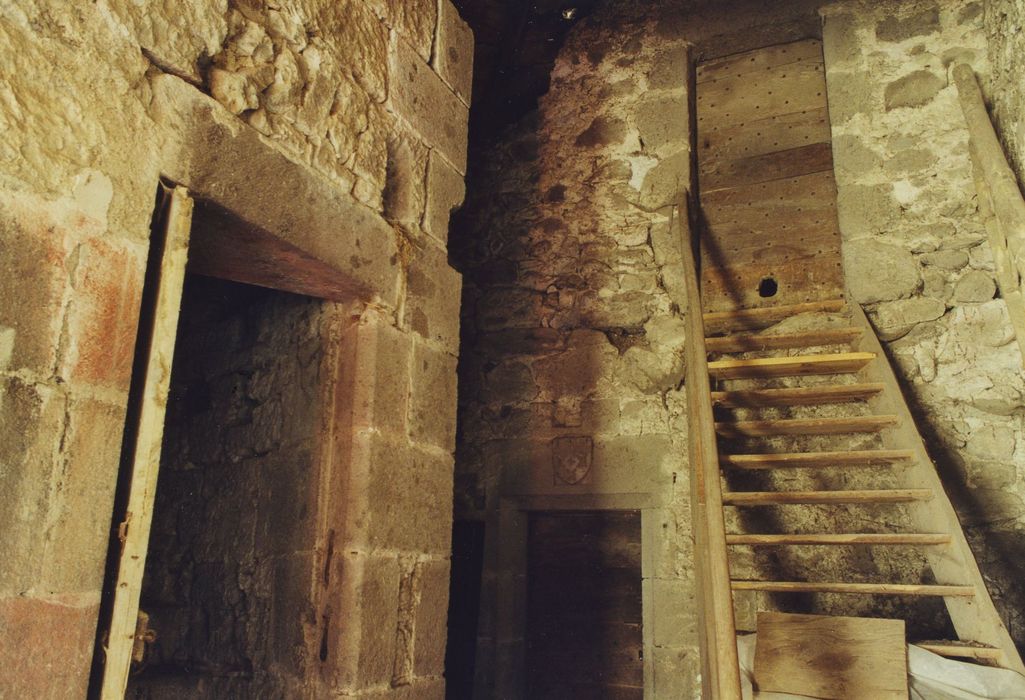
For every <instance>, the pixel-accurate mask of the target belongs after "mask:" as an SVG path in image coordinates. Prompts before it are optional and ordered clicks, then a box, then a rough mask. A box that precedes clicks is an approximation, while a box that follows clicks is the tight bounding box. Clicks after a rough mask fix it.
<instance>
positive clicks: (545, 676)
mask: <svg viewBox="0 0 1025 700" xmlns="http://www.w3.org/2000/svg"><path fill="white" fill-rule="evenodd" d="M643 644H644V643H643V634H642V626H641V515H640V512H639V511H587V512H541V511H538V512H532V513H530V516H529V525H528V535H527V659H526V661H527V663H526V669H527V680H526V684H527V697H529V698H531V699H532V700H546V699H548V698H551V699H552V700H554V699H555V698H559V699H560V700H561V699H563V698H610V697H614V698H617V699H626V698H631V699H636V700H641V698H643V697H644V658H643V650H644V646H643Z"/></svg>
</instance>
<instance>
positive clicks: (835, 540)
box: [726, 532, 950, 546]
mask: <svg viewBox="0 0 1025 700" xmlns="http://www.w3.org/2000/svg"><path fill="white" fill-rule="evenodd" d="M726 544H732V545H750V546H763V545H764V546H775V545H790V544H814V545H818V544H823V545H845V544H875V545H933V544H950V535H945V534H935V535H933V534H925V533H922V534H919V533H891V532H886V533H878V534H876V533H857V534H851V535H841V534H835V533H827V534H816V535H789V534H788V535H748V534H744V535H726Z"/></svg>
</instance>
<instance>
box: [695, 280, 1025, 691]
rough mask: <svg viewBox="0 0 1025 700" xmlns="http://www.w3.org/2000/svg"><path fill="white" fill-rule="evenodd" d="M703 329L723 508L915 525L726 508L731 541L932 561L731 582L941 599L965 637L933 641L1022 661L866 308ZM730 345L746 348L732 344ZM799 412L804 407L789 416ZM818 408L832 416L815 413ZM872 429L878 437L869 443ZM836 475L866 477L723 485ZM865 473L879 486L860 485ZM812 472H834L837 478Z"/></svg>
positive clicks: (834, 304)
mask: <svg viewBox="0 0 1025 700" xmlns="http://www.w3.org/2000/svg"><path fill="white" fill-rule="evenodd" d="M801 314H805V316H802V318H801V319H800V322H799V323H782V325H781V328H783V329H785V328H787V327H793V326H795V325H796V326H799V330H790V331H787V330H780V331H775V330H774V329H773V328H772V327H773V326H775V325H776V324H780V323H781V322H787V321H788V320H789V319H792V318H793V317H795V316H798V315H801ZM820 326H821V327H820ZM704 327H705V334H706V335H709V336H710V337H707V338H705V341H704V346H705V350H706V351H707V352H708V353H710V354H713V357H712V358H711V359H710V360H709V361H708V363H707V367H708V376H709V377H710V379H711V380H712V381H713V382H718V383H719V384H720V386H710V387H709V401H710V402H711V404H712V405H713V406H714V407H715V411H716V413H717V415H716V418H715V423H714V430H715V433H716V434H717V435H718V439H719V453H718V454H719V456H718V459H719V464H720V467H721V470H722V476H723V477H724V479H725V481H724V484H726V486H724V487H723V489H722V492H721V499H720V500H721V503H722V505H723V506H725V507H726V509H727V510H729V509H736V510H737V511H746V510H749V509H758V508H788V507H790V506H801V505H805V506H807V505H811V506H813V507H821V508H835V507H841V506H842V507H845V508H847V509H857V508H863V507H870V508H876V507H880V508H894V509H903V510H904V511H905V513H904V515H903V516H902V517H901V518H895V519H894V520H893V521H892V522H898V521H899V522H902V523H907V524H908V527H906V528H904V530H906V531H903V530H902V531H890V532H830V531H824V532H793V533H789V532H782V533H780V532H771V533H770V532H740V531H734V532H730V531H729V529H731V528H730V527H729V523H730V522H743V521H744V515H743V513H742V512H741V513H737V514H736V515H737V517H735V518H732V519H731V518H727V519H726V522H727V531H726V533H725V545H726V547H727V548H728V549H729V550H731V551H735V550H736V548H737V547H753V548H762V547H777V548H780V547H820V548H821V547H851V546H862V547H908V548H914V549H916V550H918V551H920V552H921V554H922V555H924V558H925V561H927V562H928V567H929V569H931V572H932V579H931V580H919V581H864V580H850V581H847V580H821V576H822V574H821V573H820V572H816V571H814V570H808V571H801V572H798V573H797V574H796V575H795V574H794V572H789V573H790V575H791V576H792V578H793V580H739V579H737V578H733V577H731V581H730V587H731V588H732V590H733V591H734V592H735V593H740V592H748V591H753V592H760V593H770V594H780V593H801V594H843V595H874V596H916V597H917V596H927V597H940V598H942V599H943V601H944V603H945V605H946V609H947V611H948V613H949V616H950V620H951V622H952V624H953V627H954V629H955V630H956V632H957V635H958V637H959V638H960V640H952V641H941V642H930V643H929V644H928V645H927V648H930V649H932V650H933V651H935V652H937V653H940V654H943V655H946V656H953V657H963V658H972V659H975V660H978V661H980V662H982V663H990V664H995V665H999V666H1003V667H1006V668H1010V669H1014V670H1016V671H1018V672H1021V673H1025V666H1023V664H1022V660H1021V657H1020V656H1019V654H1018V651H1017V650H1016V648H1015V646H1014V644H1013V642H1012V641H1011V638H1010V635H1009V634H1008V632H1007V630H1006V629H1005V627H1004V625H1003V622H1002V620H1001V618H1000V616H999V614H998V613H997V611H996V608H995V607H994V605H993V601H992V600H991V598H990V595H989V592H988V591H987V589H986V586H985V583H984V581H983V578H982V575H981V573H980V571H979V568H978V565H977V563H976V561H975V558H974V556H973V554H972V552H971V550H970V548H969V546H968V542H967V540H966V539H965V535H964V532H963V530H962V528H961V525H960V523H959V521H958V519H957V516H956V514H955V512H954V508H953V506H952V505H951V502H950V499H949V498H948V497H947V494H946V492H945V491H944V488H943V485H942V483H941V482H940V479H939V476H938V474H937V472H936V469H935V467H934V466H933V463H932V461H931V459H930V457H929V455H928V452H927V451H926V448H925V444H924V442H923V440H922V438H921V436H920V435H919V433H918V430H917V429H916V427H915V423H914V420H913V418H912V415H911V413H910V411H909V409H908V406H907V404H906V402H905V400H904V397H903V394H902V393H901V389H900V387H899V385H898V383H897V380H896V377H895V376H894V373H893V370H892V368H891V366H890V364H889V361H888V360H887V358H886V356H885V354H884V353H883V350H882V347H881V346H880V344H879V341H878V339H877V338H876V335H875V333H874V331H873V329H872V328H871V326H870V325H869V324H868V321H867V320H866V318H865V315H864V313H863V312H862V310H861V308H860V307H859V306H858V305H856V304H850V305H847V304H845V303H844V301H843V300H840V299H836V300H829V301H824V302H815V303H806V304H799V305H793V306H777V307H772V308H759V309H745V310H739V311H730V312H716V313H706V314H704ZM730 353H741V354H743V355H744V356H743V357H729V356H725V355H728V354H730ZM765 353H768V354H765ZM752 354H755V355H757V354H765V355H764V356H756V357H750V355H752ZM809 380H812V381H811V382H810V383H809ZM781 384H782V385H781ZM793 411H799V412H800V415H799V416H798V417H793V416H792V415H790V412H793ZM738 413H739V414H743V415H738ZM823 413H824V414H827V415H818V414H823ZM807 414H813V415H807ZM852 436H853V437H855V438H857V442H855V443H854V444H855V445H857V446H858V447H857V449H855V448H851V444H852V442H851V441H852ZM802 440H803V441H804V443H801V441H802ZM788 441H789V442H788ZM865 441H870V442H872V443H874V445H872V446H866V445H867V443H866V442H865ZM781 444H782V445H783V447H782V448H780V445H781ZM801 444H804V445H807V444H814V445H815V447H813V448H809V447H801V446H800V445H801ZM795 445H797V446H795ZM798 472H800V474H799V473H798ZM827 473H829V474H833V475H836V474H839V477H836V478H834V479H833V480H832V481H834V482H839V483H840V484H841V485H843V484H846V483H847V481H849V480H850V479H855V480H856V481H857V482H858V484H859V488H824V487H815V488H811V489H808V488H801V489H787V490H778V489H768V488H761V489H758V490H754V489H750V488H742V489H736V490H732V489H731V488H730V487H729V486H728V485H729V484H731V483H736V482H738V481H739V482H741V483H743V482H744V481H745V479H746V480H747V481H748V482H749V483H750V480H751V479H754V480H756V481H757V480H758V479H759V478H761V477H764V479H763V482H771V481H772V480H773V479H774V478H775V477H777V476H779V475H781V478H782V479H783V482H784V483H786V479H787V478H788V475H791V476H801V477H805V476H807V475H811V476H812V477H817V476H820V475H823V476H824V475H825V474H827ZM813 481H814V480H813ZM868 482H871V483H872V487H871V488H867V487H863V486H864V484H865V483H868ZM816 483H818V484H830V479H825V478H823V479H820V480H818V481H817V482H816ZM752 520H756V519H752ZM881 521H882V522H890V521H889V520H888V519H887V518H882V519H881ZM817 522H819V523H821V522H823V520H822V519H819V520H818V521H817ZM877 522H879V521H877ZM734 529H735V528H734ZM873 529H876V528H873ZM894 529H896V528H894ZM802 561H804V560H802ZM812 562H814V560H812ZM731 568H732V566H731Z"/></svg>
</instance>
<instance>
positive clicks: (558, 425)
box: [453, 2, 819, 697]
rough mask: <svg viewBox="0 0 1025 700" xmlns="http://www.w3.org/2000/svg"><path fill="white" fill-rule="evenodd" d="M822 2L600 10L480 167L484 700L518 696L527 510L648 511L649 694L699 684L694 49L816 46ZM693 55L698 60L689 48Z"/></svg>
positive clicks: (470, 515) (702, 53)
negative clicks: (693, 389) (691, 461)
mask: <svg viewBox="0 0 1025 700" xmlns="http://www.w3.org/2000/svg"><path fill="white" fill-rule="evenodd" d="M816 7H817V6H816V4H815V3H811V2H801V3H791V4H789V5H788V7H787V8H786V10H784V11H780V12H778V13H776V14H772V15H770V13H768V12H767V11H766V9H765V4H764V3H755V2H743V3H737V4H736V5H735V6H734V5H730V6H729V7H723V6H721V5H719V4H711V5H709V6H704V7H701V8H698V9H695V8H694V7H693V6H691V5H689V4H688V3H683V2H681V3H665V4H662V5H660V6H659V10H658V12H653V11H651V8H650V6H649V5H646V4H643V3H627V2H606V3H604V4H603V5H602V6H601V7H600V8H599V9H597V10H596V11H595V12H594V13H593V14H590V15H588V16H587V17H586V18H585V19H584V20H582V21H581V22H580V23H578V24H577V26H576V27H575V28H574V29H573V30H572V31H571V32H570V34H569V37H568V39H567V41H566V43H565V45H564V47H563V48H562V50H561V51H560V52H559V54H558V56H557V58H556V59H555V63H554V66H553V68H552V70H551V80H550V87H549V90H548V92H547V94H545V95H544V96H542V97H541V99H540V102H539V108H538V110H537V111H536V112H535V113H533V114H531V115H528V116H527V117H526V118H524V119H523V120H521V121H520V122H519V123H518V124H516V125H514V126H512V127H510V128H508V129H507V130H506V131H505V132H504V133H503V134H502V135H501V136H500V137H498V138H497V139H496V142H495V143H489V144H486V145H485V146H484V147H482V148H481V149H480V152H479V153H474V154H471V160H472V165H471V167H472V170H473V172H474V178H473V185H472V187H471V190H470V192H469V195H468V202H467V205H466V206H465V207H464V209H463V210H462V211H461V212H460V214H459V216H458V217H457V221H458V223H457V224H456V225H455V226H454V229H453V236H454V238H453V254H454V258H455V259H456V260H457V264H458V266H459V268H460V270H461V271H462V272H464V274H465V276H466V280H467V284H466V286H465V291H464V297H463V345H462V354H461V361H460V387H461V389H460V417H459V422H460V435H461V440H460V442H459V445H458V448H457V449H458V455H457V460H456V464H457V467H456V469H457V473H456V479H457V485H456V516H457V518H466V519H480V520H484V521H485V522H486V538H487V542H486V544H485V549H486V553H485V563H484V569H485V571H484V577H483V593H482V601H483V602H482V607H481V623H480V639H479V641H480V644H479V647H478V653H477V658H476V662H477V684H478V685H477V687H478V692H479V693H480V694H481V696H482V697H487V696H490V695H492V694H498V695H503V694H505V695H510V696H515V693H516V692H517V685H516V684H517V681H518V680H521V679H519V678H517V669H518V668H520V667H519V666H518V664H519V663H520V661H519V660H520V659H522V656H521V654H522V642H523V628H522V622H520V621H518V619H517V611H518V610H520V609H521V608H520V605H521V604H522V598H521V596H522V595H524V591H525V587H524V580H523V577H524V569H523V561H524V559H523V551H524V547H525V537H524V533H523V527H524V522H525V519H524V517H523V513H524V511H530V510H544V509H559V508H595V509H601V508H608V509H616V508H638V509H640V510H641V511H642V530H643V537H644V549H645V556H644V561H643V566H642V577H643V581H644V591H645V594H644V595H645V597H644V609H645V616H644V627H645V662H646V668H645V674H646V675H645V687H646V688H648V689H652V692H654V693H655V696H657V697H689V696H691V695H693V693H694V692H695V688H696V687H697V685H696V684H697V683H698V680H697V668H698V653H697V638H696V636H695V634H696V633H695V624H696V618H695V610H694V605H695V604H694V601H693V571H692V568H691V563H690V562H691V552H690V546H691V545H690V525H689V498H690V496H689V486H688V467H687V456H686V455H687V433H688V425H687V419H686V415H685V406H684V404H685V397H684V391H683V389H682V386H681V382H682V377H683V365H682V354H683V343H684V332H683V322H682V316H681V309H682V308H684V306H685V302H686V300H685V298H684V296H683V291H682V288H683V284H682V282H683V280H682V269H681V260H680V249H679V245H680V241H679V240H677V238H676V237H675V236H674V235H673V234H672V232H671V230H670V227H669V219H668V217H669V213H670V205H671V203H672V202H673V200H674V197H675V195H676V193H677V192H678V191H681V190H683V189H687V188H689V187H690V137H691V133H690V131H691V129H690V124H689V116H688V114H687V94H686V74H687V61H688V56H689V55H691V54H692V53H693V55H694V56H695V57H701V58H707V57H712V56H717V55H723V54H728V53H732V52H736V51H743V50H746V49H750V48H753V47H757V46H761V45H765V44H772V43H781V42H785V41H792V40H796V39H799V38H805V37H808V36H814V35H815V34H816V32H817V31H818V27H819V19H818V16H817V14H816ZM692 47H693V48H692Z"/></svg>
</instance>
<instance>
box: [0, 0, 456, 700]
mask: <svg viewBox="0 0 1025 700" xmlns="http://www.w3.org/2000/svg"><path fill="white" fill-rule="evenodd" d="M0 20H2V21H0V54H2V55H3V56H4V61H3V62H2V66H0V129H2V130H3V132H4V134H5V138H4V140H3V144H2V145H0V266H2V275H0V299H2V302H0V381H2V385H3V391H2V394H0V396H2V404H0V410H2V416H3V418H2V419H0V424H2V426H3V436H4V439H3V440H2V441H0V442H2V444H3V446H2V447H0V469H2V472H3V487H2V490H0V501H2V505H0V532H2V535H3V536H2V537H0V541H2V545H0V551H2V552H3V555H4V558H5V562H6V565H5V567H4V569H3V572H2V573H0V628H2V629H3V630H4V635H3V641H0V663H2V665H3V667H4V668H6V669H17V670H16V672H9V673H5V674H4V677H3V679H2V680H0V690H2V692H0V694H10V695H12V696H18V697H39V698H44V697H75V696H82V695H83V694H84V688H85V683H86V682H87V679H88V674H89V664H90V658H91V656H92V651H93V635H94V633H95V627H96V617H97V608H98V604H99V600H100V587H101V583H102V577H103V570H104V556H105V551H106V546H107V532H108V529H109V526H110V519H111V502H112V497H113V490H114V485H115V482H116V478H117V469H118V449H117V448H118V442H119V441H118V436H120V434H121V430H122V421H123V420H124V409H125V402H126V398H127V391H128V384H129V380H130V376H131V362H132V352H133V339H134V336H135V328H136V322H137V313H138V307H139V300H140V293H141V286H142V280H143V269H144V265H145V259H146V252H147V243H148V236H149V222H150V217H151V214H152V208H153V201H154V197H153V196H154V191H155V189H156V186H157V182H158V179H159V178H160V177H165V178H167V179H170V180H172V181H174V182H177V183H179V184H182V185H185V186H187V187H189V188H190V190H192V192H193V193H194V194H195V195H197V196H199V197H204V198H207V199H210V200H213V201H215V202H216V203H217V204H218V205H219V206H220V207H223V208H224V209H226V210H228V211H230V212H232V213H233V214H234V215H235V216H237V217H238V218H239V219H240V220H241V221H243V222H245V224H246V225H248V226H250V227H253V228H254V229H257V230H260V231H262V232H263V234H264V235H266V236H268V237H271V238H274V239H275V240H277V241H279V242H280V243H282V244H283V245H284V247H285V249H286V250H290V251H301V255H300V256H299V258H300V263H304V262H305V263H310V264H315V265H317V266H320V268H321V269H323V268H327V269H331V270H334V271H335V278H336V283H335V284H334V285H333V286H332V288H331V289H330V290H325V289H323V288H319V289H318V288H316V287H315V286H314V287H307V288H303V287H302V286H301V284H299V283H297V286H298V288H297V289H294V290H293V291H301V292H306V293H313V294H315V295H318V296H325V297H327V298H329V299H330V301H331V302H332V303H336V302H340V303H339V305H338V307H337V308H338V311H337V312H338V313H339V314H340V315H342V316H343V317H344V318H346V319H349V320H348V321H347V322H346V323H345V324H343V327H344V329H345V330H344V332H341V331H339V335H338V336H337V337H336V338H335V340H334V343H335V345H336V346H337V347H338V348H339V350H338V352H337V353H336V354H335V359H336V360H337V362H338V365H337V367H336V370H335V377H336V381H337V388H336V391H335V392H334V394H332V396H334V397H335V400H336V405H335V409H334V411H335V413H334V416H335V422H334V424H332V425H331V426H328V428H329V429H326V430H325V431H324V433H323V434H322V436H321V442H322V443H323V444H324V445H330V446H331V449H332V450H333V452H332V455H333V457H332V461H331V464H332V465H333V467H334V469H333V471H332V476H331V479H330V480H328V483H327V484H326V485H325V488H326V489H327V491H328V493H329V495H331V498H326V497H325V499H324V502H323V504H322V505H323V507H324V508H325V509H327V510H325V514H324V515H322V516H321V519H320V522H319V527H320V530H319V537H321V538H328V537H335V538H336V541H335V542H334V547H335V548H336V549H337V550H338V551H342V550H344V551H345V554H344V556H337V557H335V558H334V563H333V564H332V566H334V567H335V574H336V575H334V576H332V577H331V581H332V582H333V583H332V584H331V585H330V586H329V587H326V588H325V589H324V590H323V591H322V593H321V598H320V599H319V600H318V602H317V604H318V605H319V606H320V608H319V610H321V611H322V610H323V609H324V608H325V607H332V608H333V609H334V610H336V611H339V612H338V613H337V614H336V616H335V617H334V618H333V619H335V620H336V621H337V620H338V619H341V618H340V615H341V612H340V611H343V610H344V611H346V612H347V613H348V614H349V615H350V617H349V618H348V624H349V625H350V631H349V633H347V634H346V635H344V636H340V635H338V633H337V631H334V632H332V635H333V636H332V637H331V646H330V648H331V649H332V650H335V651H334V652H333V654H332V656H331V657H330V658H329V659H327V661H326V663H325V664H324V665H323V666H322V667H321V668H320V669H319V670H318V674H319V676H318V677H317V678H319V680H318V679H317V678H311V679H309V682H310V683H314V682H321V683H324V684H325V685H326V686H327V687H331V688H334V689H338V690H343V689H344V690H345V692H348V693H349V694H351V695H360V694H366V693H376V692H389V693H392V694H395V695H397V696H404V695H412V696H416V697H441V696H442V695H443V688H444V681H443V679H442V676H441V674H442V657H443V649H444V635H439V633H438V631H437V629H435V627H436V626H437V625H436V624H435V623H436V622H437V620H436V619H435V617H436V614H435V611H437V610H439V609H442V610H443V609H444V608H445V606H446V600H447V584H446V578H447V570H448V562H447V556H448V547H449V542H448V537H449V529H448V527H447V525H446V523H448V522H450V520H449V519H448V516H447V510H446V509H445V508H444V507H441V508H440V510H439V509H438V507H437V505H436V504H445V503H448V502H449V499H450V496H451V489H452V485H451V483H452V482H451V479H452V477H451V470H452V456H451V453H452V449H453V444H452V442H453V434H454V401H455V396H454V395H455V381H454V379H455V377H454V374H455V354H456V349H457V346H456V343H457V333H458V331H457V328H458V310H457V306H458V303H459V288H460V279H459V276H458V274H456V273H455V272H454V271H453V270H452V269H451V268H450V267H449V266H448V265H447V255H446V251H445V245H446V239H447V215H448V212H449V210H450V209H451V208H452V207H454V206H456V205H457V204H458V203H459V202H460V201H461V199H462V177H463V176H462V173H463V172H464V170H465V164H464V158H465V144H466V128H465V125H466V119H467V111H468V109H467V102H468V99H469V94H468V88H467V85H468V84H469V76H470V70H471V62H472V35H471V34H470V32H469V30H468V29H467V28H466V26H465V25H464V24H462V22H461V20H460V19H459V17H458V13H456V12H455V10H454V8H452V6H451V5H450V3H448V2H447V0H443V1H442V2H438V3H435V2H434V0H409V2H401V1H399V0H394V1H391V2H370V1H367V2H364V0H349V1H348V2H341V3H339V2H326V1H324V2H318V1H312V0H311V1H302V2H299V1H296V2H289V3H274V4H271V3H262V2H254V1H241V0H240V1H239V2H231V3H228V2H213V3H207V2H189V3H178V4H173V6H172V5H168V4H166V3H164V4H161V3H152V2H135V1H127V0H110V1H109V2H106V1H101V2H97V3H88V4H81V3H64V2H50V1H48V0H38V1H30V2H23V3H17V4H11V3H8V4H6V5H4V7H3V9H2V10H0ZM286 259H287V256H286ZM300 267H301V265H300ZM297 279H299V280H300V281H301V280H302V279H304V278H303V275H302V274H299V275H298V276H297ZM307 281H308V280H307ZM328 306H331V304H328ZM384 346H386V347H387V349H388V352H382V347H384ZM386 394H387V395H388V397H389V398H390V399H395V400H393V401H385V400H384V398H383V397H384V396H385V395H386ZM405 471H410V472H411V473H413V474H415V475H416V477H415V478H414V479H412V480H411V481H409V482H408V484H407V485H408V488H406V487H403V488H401V489H398V490H396V488H395V487H393V486H389V484H390V483H391V482H393V481H399V482H400V483H405V482H401V480H400V479H399V477H398V475H399V474H400V473H404V472H405ZM375 486H376V487H377V488H378V489H381V488H384V489H385V491H386V492H387V493H386V494H384V495H387V496H388V499H386V500H387V501H388V503H387V504H385V503H378V500H380V499H379V498H375V499H373V500H371V498H370V496H369V494H370V492H371V490H372V489H373V488H374V487H375ZM375 494H376V496H378V497H380V496H381V495H382V493H381V492H380V491H377V492H375ZM343 503H347V505H348V507H347V508H345V509H344V510H343V509H342V508H341V505H342V504H343ZM425 508H429V510H430V513H431V522H432V523H434V524H436V527H418V528H410V527H408V526H407V525H406V524H405V523H406V518H408V517H417V518H421V519H423V518H424V517H425V514H424V509H425ZM327 513H334V515H332V516H330V517H328V516H327V515H326V514H327ZM410 514H412V515H410ZM332 533H333V534H332ZM325 547H326V539H321V540H320V541H318V544H317V556H318V557H324V556H326V549H325ZM321 563H323V562H321ZM392 589H394V591H395V596H389V595H387V594H386V591H388V590H392ZM400 589H401V590H402V591H404V593H403V597H402V599H401V601H400V597H399V593H398V592H399V590H400ZM372 591H377V592H378V593H379V595H372V594H371V592H372ZM382 620H385V621H387V620H394V621H395V625H394V626H392V627H390V628H389V626H388V625H387V624H381V621H382ZM55 630H59V634H56V635H55V633H54V631H55ZM368 655H369V656H372V657H373V658H379V659H381V661H380V662H379V663H377V664H376V665H373V664H367V663H366V659H367V658H368ZM312 656H316V651H315V650H314V652H313V653H312ZM30 658H31V662H30V661H29V659H30ZM310 687H312V686H310Z"/></svg>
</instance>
